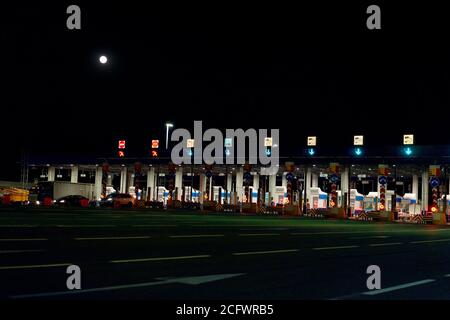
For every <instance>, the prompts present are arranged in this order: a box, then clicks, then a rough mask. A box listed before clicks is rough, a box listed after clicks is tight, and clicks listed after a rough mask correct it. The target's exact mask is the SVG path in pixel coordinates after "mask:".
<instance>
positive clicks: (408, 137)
mask: <svg viewBox="0 0 450 320" xmlns="http://www.w3.org/2000/svg"><path fill="white" fill-rule="evenodd" d="M403 144H405V145H410V144H414V135H413V134H404V135H403Z"/></svg>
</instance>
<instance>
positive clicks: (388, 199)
mask: <svg viewBox="0 0 450 320" xmlns="http://www.w3.org/2000/svg"><path fill="white" fill-rule="evenodd" d="M393 195H394V190H386V193H385V204H386V209H385V211H390V210H391V208H392V196H393ZM379 203H380V195H379V193H378V192H376V191H372V192H369V193H368V194H367V196H365V197H364V211H366V212H368V211H377V210H378V205H379Z"/></svg>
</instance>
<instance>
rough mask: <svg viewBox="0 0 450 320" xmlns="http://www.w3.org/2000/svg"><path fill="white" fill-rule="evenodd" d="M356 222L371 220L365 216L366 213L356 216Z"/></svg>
mask: <svg viewBox="0 0 450 320" xmlns="http://www.w3.org/2000/svg"><path fill="white" fill-rule="evenodd" d="M358 220H362V221H371V220H372V218H371V217H369V216H368V215H367V213H365V212H361V213H360V214H358Z"/></svg>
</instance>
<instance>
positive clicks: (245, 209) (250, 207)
mask: <svg viewBox="0 0 450 320" xmlns="http://www.w3.org/2000/svg"><path fill="white" fill-rule="evenodd" d="M242 213H256V203H250V202H244V203H243V204H242Z"/></svg>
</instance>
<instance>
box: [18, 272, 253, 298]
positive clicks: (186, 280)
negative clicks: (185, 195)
mask: <svg viewBox="0 0 450 320" xmlns="http://www.w3.org/2000/svg"><path fill="white" fill-rule="evenodd" d="M244 274H245V273H229V274H212V275H206V276H193V277H179V278H156V279H157V280H158V279H161V280H160V281H154V282H144V283H135V284H125V285H119V286H110V287H100V288H92V289H81V290H67V291H57V292H44V293H32V294H22V295H16V296H11V297H10V298H13V299H24V298H25V299H26V298H40V297H52V296H63V295H71V294H82V293H90V292H101V291H113V290H123V289H133V288H144V287H151V286H158V285H163V284H169V283H181V284H190V285H198V284H203V283H207V282H212V281H218V280H223V279H228V278H233V277H237V276H241V275H244Z"/></svg>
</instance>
